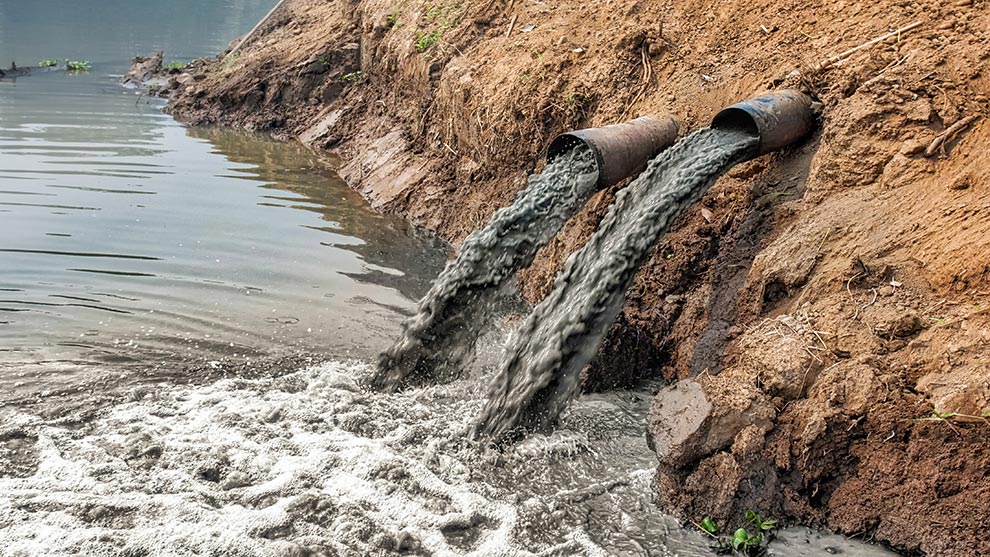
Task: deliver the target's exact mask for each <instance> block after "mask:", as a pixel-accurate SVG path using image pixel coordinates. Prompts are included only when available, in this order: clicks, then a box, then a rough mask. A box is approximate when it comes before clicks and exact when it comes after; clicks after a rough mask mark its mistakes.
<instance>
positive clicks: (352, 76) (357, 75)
mask: <svg viewBox="0 0 990 557" xmlns="http://www.w3.org/2000/svg"><path fill="white" fill-rule="evenodd" d="M340 79H342V80H344V81H346V82H347V83H360V82H362V81H364V80H365V79H368V76H366V75H364V74H363V73H361V72H360V71H357V72H351V73H345V74H344V75H342V76H340Z"/></svg>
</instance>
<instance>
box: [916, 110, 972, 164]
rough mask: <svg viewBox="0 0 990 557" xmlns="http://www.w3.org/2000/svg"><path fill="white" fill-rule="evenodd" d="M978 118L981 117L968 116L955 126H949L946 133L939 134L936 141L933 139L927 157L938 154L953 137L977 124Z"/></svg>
mask: <svg viewBox="0 0 990 557" xmlns="http://www.w3.org/2000/svg"><path fill="white" fill-rule="evenodd" d="M977 118H979V117H978V116H975V115H974V116H967V117H965V118H963V119H961V120H959V121H958V122H956V123H955V124H952V125H951V126H949V127H948V129H946V130H945V131H944V132H942V133H940V134H938V136H937V137H936V138H935V139H933V140H932V142H931V143H930V144H929V145H928V148H927V149H925V156H926V157H931V156H933V155H935V154H936V153H938V152H939V150H940V149H941V148H942V145H944V144H945V142H946V141H949V140H951V139H952V138H953V137H955V135H956V134H958V133H959V132H961V131H963V130H965V129H966V128H967V127H969V125H970V124H972V123H973V122H975V121H976V119H977Z"/></svg>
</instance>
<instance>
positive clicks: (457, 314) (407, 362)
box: [373, 145, 598, 389]
mask: <svg viewBox="0 0 990 557" xmlns="http://www.w3.org/2000/svg"><path fill="white" fill-rule="evenodd" d="M597 181H598V171H597V167H596V164H595V159H594V154H593V153H592V152H591V149H590V148H588V147H587V146H584V145H581V146H578V147H575V148H574V149H572V150H571V151H569V152H568V153H566V154H564V155H562V156H560V157H558V158H556V159H555V160H554V161H553V162H551V163H549V164H548V165H547V167H546V168H545V169H544V170H543V172H541V173H539V174H533V175H532V176H530V177H529V184H528V186H527V187H526V188H525V189H523V190H522V191H521V192H519V194H518V195H517V196H516V199H515V201H514V202H513V203H512V205H510V206H508V207H505V208H502V209H499V210H498V211H496V212H495V214H494V215H493V216H492V219H491V220H490V221H489V222H488V224H487V225H485V227H484V228H482V229H480V230H478V231H476V232H474V233H472V234H471V235H470V236H468V237H467V239H466V240H465V241H464V245H463V246H462V247H461V251H460V254H458V256H457V258H456V259H455V260H454V261H451V262H450V263H449V264H448V265H447V268H446V269H444V271H443V272H442V273H441V274H440V276H439V277H438V278H437V280H436V281H435V282H434V283H433V286H432V287H431V288H430V291H429V292H427V294H426V296H424V297H423V299H422V300H421V301H420V302H419V307H418V309H417V311H416V314H415V315H414V316H413V317H411V318H410V319H409V320H408V321H406V323H405V324H404V326H403V334H402V337H400V338H399V340H398V341H397V342H396V343H395V345H393V346H392V347H391V348H389V349H388V350H387V351H386V352H385V353H384V354H382V356H381V361H380V363H379V371H378V373H377V374H376V376H375V378H374V381H373V382H374V384H375V385H376V386H379V387H385V388H389V389H395V388H397V387H398V386H400V385H401V384H402V383H403V382H411V383H421V382H423V381H425V380H443V379H444V378H448V379H449V377H450V376H452V375H456V374H457V373H458V372H459V371H460V370H461V369H462V368H463V365H464V363H465V362H466V361H467V360H468V359H469V357H470V356H471V353H472V351H473V350H474V347H475V344H476V343H477V342H478V339H479V338H480V337H481V336H482V334H483V333H485V331H486V330H487V329H488V328H489V327H490V326H491V315H492V304H493V303H494V301H495V298H496V296H497V294H498V293H499V291H500V290H501V289H502V288H503V287H505V286H506V285H507V284H508V283H509V281H511V279H512V278H513V277H515V274H516V271H518V270H519V269H522V268H525V267H527V266H529V265H530V264H531V263H532V262H533V258H535V257H536V252H537V251H538V250H539V249H540V248H541V247H543V246H544V245H546V243H547V242H549V241H550V239H551V238H553V236H554V235H555V234H557V232H559V231H560V229H561V227H563V226H564V223H565V222H566V221H567V219H569V218H570V217H571V216H572V215H574V213H576V212H577V211H578V210H579V209H580V208H581V207H582V206H583V205H584V203H585V202H586V201H588V198H590V197H591V195H592V194H593V193H594V192H595V185H596V183H597Z"/></svg>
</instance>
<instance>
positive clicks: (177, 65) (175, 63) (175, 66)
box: [165, 60, 186, 70]
mask: <svg viewBox="0 0 990 557" xmlns="http://www.w3.org/2000/svg"><path fill="white" fill-rule="evenodd" d="M185 67H186V63H185V62H180V61H179V60H172V61H171V62H169V63H168V64H165V69H166V70H181V69H182V68H185Z"/></svg>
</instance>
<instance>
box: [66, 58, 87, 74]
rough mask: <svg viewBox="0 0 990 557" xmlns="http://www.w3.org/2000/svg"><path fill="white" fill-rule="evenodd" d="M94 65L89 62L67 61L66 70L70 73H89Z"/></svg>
mask: <svg viewBox="0 0 990 557" xmlns="http://www.w3.org/2000/svg"><path fill="white" fill-rule="evenodd" d="M92 67H93V64H92V63H90V61H89V60H85V61H81V60H66V61H65V69H66V70H67V71H70V72H76V73H78V72H88V71H89V70H90V68H92Z"/></svg>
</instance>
